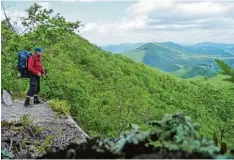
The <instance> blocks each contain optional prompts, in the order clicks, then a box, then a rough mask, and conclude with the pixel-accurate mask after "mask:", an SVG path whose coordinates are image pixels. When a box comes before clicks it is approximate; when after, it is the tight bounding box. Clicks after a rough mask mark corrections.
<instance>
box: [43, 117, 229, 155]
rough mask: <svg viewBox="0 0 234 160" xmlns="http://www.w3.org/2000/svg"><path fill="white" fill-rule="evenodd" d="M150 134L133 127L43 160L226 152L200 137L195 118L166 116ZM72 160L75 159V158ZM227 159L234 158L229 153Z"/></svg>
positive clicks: (90, 140) (152, 123) (155, 122)
mask: <svg viewBox="0 0 234 160" xmlns="http://www.w3.org/2000/svg"><path fill="white" fill-rule="evenodd" d="M148 125H149V127H151V129H150V130H148V131H142V130H141V129H140V128H139V126H138V125H135V124H131V130H128V131H125V132H123V133H121V135H120V136H119V137H117V138H106V139H100V138H94V139H89V140H87V141H86V142H83V143H78V144H72V145H69V146H68V147H67V149H64V150H62V151H57V152H56V153H52V152H49V153H47V154H45V155H43V156H42V157H39V158H46V159H49V158H54V159H55V158H64V159H67V158H72V157H68V156H66V155H71V154H69V153H71V150H73V152H72V153H75V154H73V158H76V159H79V158H80V159H97V158H101V159H106V158H107V159H119V158H120V159H121V158H124V159H129V158H133V159H134V158H136V157H141V156H144V157H145V158H147V159H149V158H150V157H151V158H155V159H158V158H162V159H163V158H180V159H184V158H193V159H194V158H196V159H204V158H209V159H210V158H219V157H220V153H221V152H222V148H221V149H220V148H219V147H217V146H216V145H215V143H214V141H212V140H207V139H206V138H204V137H202V136H201V135H200V133H199V124H197V123H193V122H192V120H191V117H189V116H183V115H181V114H177V115H173V116H171V115H166V116H165V117H164V118H163V119H162V120H161V121H151V122H149V123H148ZM71 156H72V155H71ZM221 156H222V159H223V158H233V155H231V154H230V153H226V154H224V155H221Z"/></svg>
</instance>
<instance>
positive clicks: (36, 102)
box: [34, 96, 41, 104]
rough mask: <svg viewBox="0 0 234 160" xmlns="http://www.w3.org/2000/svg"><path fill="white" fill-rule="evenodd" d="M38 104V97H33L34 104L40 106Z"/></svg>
mask: <svg viewBox="0 0 234 160" xmlns="http://www.w3.org/2000/svg"><path fill="white" fill-rule="evenodd" d="M40 103H41V101H40V99H39V98H38V96H34V104H40Z"/></svg>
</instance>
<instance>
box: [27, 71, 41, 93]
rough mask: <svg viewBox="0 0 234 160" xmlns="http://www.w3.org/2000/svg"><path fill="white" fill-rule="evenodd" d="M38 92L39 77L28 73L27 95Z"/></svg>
mask: <svg viewBox="0 0 234 160" xmlns="http://www.w3.org/2000/svg"><path fill="white" fill-rule="evenodd" d="M39 92H40V77H39V76H36V75H34V74H31V75H30V88H29V90H28V93H27V96H29V97H33V96H34V95H37V94H38V93H39Z"/></svg>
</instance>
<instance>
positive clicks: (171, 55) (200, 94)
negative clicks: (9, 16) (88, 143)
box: [1, 19, 234, 147]
mask: <svg viewBox="0 0 234 160" xmlns="http://www.w3.org/2000/svg"><path fill="white" fill-rule="evenodd" d="M59 20H60V21H61V19H59ZM60 21H59V22H60ZM63 23H64V22H63ZM56 24H59V26H56V27H55V28H53V25H52V27H51V28H48V26H45V25H43V24H42V25H41V26H40V27H39V28H37V29H35V30H34V31H31V32H28V33H26V34H24V35H21V36H19V35H17V34H16V33H13V32H12V31H11V30H10V27H9V26H8V25H7V24H6V22H2V28H1V31H2V41H1V44H2V52H1V60H2V85H1V89H7V90H10V91H13V93H14V95H16V94H19V93H21V92H22V91H23V93H21V94H26V91H27V90H28V80H26V79H18V78H17V77H16V74H17V71H16V65H17V51H18V50H21V49H25V48H28V46H29V45H31V46H32V48H31V49H33V47H34V46H41V47H43V48H45V53H44V55H43V62H44V65H45V67H46V68H47V69H48V74H49V76H48V78H47V79H46V78H45V79H42V81H41V86H42V88H41V95H42V96H43V98H45V99H47V100H51V99H58V100H64V101H66V102H67V103H68V104H69V105H70V106H71V114H72V116H73V118H74V119H75V120H76V122H77V123H78V124H80V126H82V127H83V128H84V130H85V131H86V132H87V133H88V134H89V135H90V136H91V137H93V136H96V135H100V136H113V135H114V136H116V135H119V133H120V132H122V131H123V130H125V129H127V128H128V127H129V124H132V123H135V124H138V125H140V126H141V127H142V128H143V129H147V128H146V126H145V125H144V124H145V122H147V121H149V120H155V119H156V120H159V119H161V118H162V117H164V114H165V113H172V114H174V113H177V112H181V113H184V114H186V115H190V116H191V117H192V118H193V119H194V121H195V122H199V123H200V124H201V134H202V135H203V136H205V137H209V138H212V135H213V133H214V132H216V133H217V135H220V134H221V136H219V137H218V138H219V140H220V141H225V142H227V144H228V147H233V144H234V139H233V136H232V135H233V128H231V129H230V127H231V125H232V122H233V120H234V119H233V118H234V111H233V110H234V103H233V102H234V92H233V90H231V89H230V88H231V87H232V84H229V83H228V84H227V83H225V82H223V81H221V80H220V81H219V80H214V84H213V81H210V80H209V81H204V80H202V79H198V80H182V79H180V78H177V77H175V76H172V75H169V74H166V73H163V72H161V71H159V70H158V69H155V68H152V67H149V66H146V65H144V64H141V63H138V62H135V61H133V60H131V59H130V58H128V57H125V56H122V55H116V54H111V53H108V52H106V51H103V50H102V49H101V48H99V47H97V46H95V45H93V44H91V43H89V42H88V41H87V40H85V39H84V38H82V37H81V36H79V35H77V34H74V33H73V32H70V29H69V30H66V26H65V25H62V23H56ZM60 25H61V26H60ZM35 39H36V40H37V41H35ZM38 39H40V41H38ZM32 44H33V45H32ZM16 48H17V50H16ZM156 49H157V54H155V52H152V51H155V50H156ZM162 50H163V51H162ZM139 51H141V52H144V56H142V55H141V54H142V53H139V55H138V58H137V59H141V58H142V60H143V61H144V62H147V63H148V64H151V65H152V66H154V67H155V66H157V64H158V63H156V62H155V61H156V60H158V59H160V63H159V68H160V67H161V68H163V69H167V70H168V71H171V70H176V69H179V68H183V67H185V66H189V65H190V63H198V62H199V63H200V62H201V59H205V60H206V57H199V56H196V55H190V56H188V55H185V54H184V53H182V52H178V51H176V50H173V49H170V48H168V47H165V46H162V45H160V44H154V43H149V44H147V45H145V46H142V47H141V48H139ZM190 60H192V61H190ZM179 62H180V63H179ZM181 62H182V63H181ZM164 63H166V64H167V65H169V66H170V67H172V68H173V69H168V68H167V65H165V64H164ZM217 81H218V82H217ZM216 83H218V84H219V85H218V86H217V85H216ZM222 86H223V87H222ZM65 104H66V103H65ZM64 107H66V106H64ZM223 131H225V134H223Z"/></svg>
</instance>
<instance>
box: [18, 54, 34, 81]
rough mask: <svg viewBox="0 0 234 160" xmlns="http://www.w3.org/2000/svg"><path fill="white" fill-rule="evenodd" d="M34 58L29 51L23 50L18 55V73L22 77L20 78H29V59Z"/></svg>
mask: <svg viewBox="0 0 234 160" xmlns="http://www.w3.org/2000/svg"><path fill="white" fill-rule="evenodd" d="M29 56H32V54H31V53H30V52H29V51H26V50H23V51H20V52H19V53H18V66H17V68H18V71H19V73H20V75H18V77H19V78H29V71H28V57H29Z"/></svg>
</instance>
